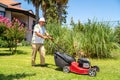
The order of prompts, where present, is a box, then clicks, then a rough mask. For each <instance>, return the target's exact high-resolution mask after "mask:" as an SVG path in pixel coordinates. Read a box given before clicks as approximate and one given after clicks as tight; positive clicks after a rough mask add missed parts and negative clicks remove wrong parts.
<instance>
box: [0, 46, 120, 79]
mask: <svg viewBox="0 0 120 80" xmlns="http://www.w3.org/2000/svg"><path fill="white" fill-rule="evenodd" d="M3 50H7V49H5V48H0V54H4V55H0V80H119V79H120V68H119V67H120V58H115V59H90V61H91V64H92V65H98V66H99V67H100V72H98V73H97V76H96V77H89V76H88V75H78V74H74V73H63V72H62V71H61V70H60V69H59V68H58V67H56V66H55V63H54V56H53V55H46V63H47V64H48V66H47V67H40V66H37V67H32V66H31V47H18V50H19V51H21V50H22V51H21V52H22V53H21V54H20V53H19V52H18V53H17V54H15V55H11V54H10V55H9V52H8V53H7V55H6V53H2V51H3ZM6 52H7V51H6ZM117 52H119V50H118V51H117ZM118 56H120V55H118ZM36 63H37V64H39V54H37V60H36Z"/></svg>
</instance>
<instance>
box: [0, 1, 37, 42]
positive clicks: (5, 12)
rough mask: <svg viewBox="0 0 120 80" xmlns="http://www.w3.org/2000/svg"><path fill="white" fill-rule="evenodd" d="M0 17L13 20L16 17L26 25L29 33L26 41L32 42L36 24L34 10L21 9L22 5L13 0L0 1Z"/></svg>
mask: <svg viewBox="0 0 120 80" xmlns="http://www.w3.org/2000/svg"><path fill="white" fill-rule="evenodd" d="M0 15H2V16H4V17H7V18H9V19H10V20H12V19H13V18H14V17H15V18H17V19H19V20H20V21H21V22H22V23H24V24H25V25H26V26H27V27H28V29H29V31H27V33H26V40H27V41H29V42H30V41H31V38H32V31H31V30H32V29H33V27H34V24H35V15H34V14H33V11H32V10H25V9H22V8H21V3H19V2H15V1H13V0H0Z"/></svg>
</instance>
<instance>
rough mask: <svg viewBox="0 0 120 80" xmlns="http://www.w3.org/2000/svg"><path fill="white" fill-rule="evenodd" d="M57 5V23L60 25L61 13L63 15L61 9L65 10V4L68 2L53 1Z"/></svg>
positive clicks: (61, 0)
mask: <svg viewBox="0 0 120 80" xmlns="http://www.w3.org/2000/svg"><path fill="white" fill-rule="evenodd" d="M55 1H56V4H57V11H58V15H59V18H58V22H59V23H60V24H61V23H62V13H63V8H65V7H66V6H65V5H66V4H67V3H68V0H55Z"/></svg>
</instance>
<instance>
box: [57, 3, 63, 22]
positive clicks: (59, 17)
mask: <svg viewBox="0 0 120 80" xmlns="http://www.w3.org/2000/svg"><path fill="white" fill-rule="evenodd" d="M57 6H58V22H59V23H60V24H62V5H61V4H57Z"/></svg>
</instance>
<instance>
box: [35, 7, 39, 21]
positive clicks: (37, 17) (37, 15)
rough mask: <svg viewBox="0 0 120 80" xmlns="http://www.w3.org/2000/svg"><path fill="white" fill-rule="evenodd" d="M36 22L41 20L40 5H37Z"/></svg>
mask: <svg viewBox="0 0 120 80" xmlns="http://www.w3.org/2000/svg"><path fill="white" fill-rule="evenodd" d="M35 9H36V23H38V21H39V5H36V8H35Z"/></svg>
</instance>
